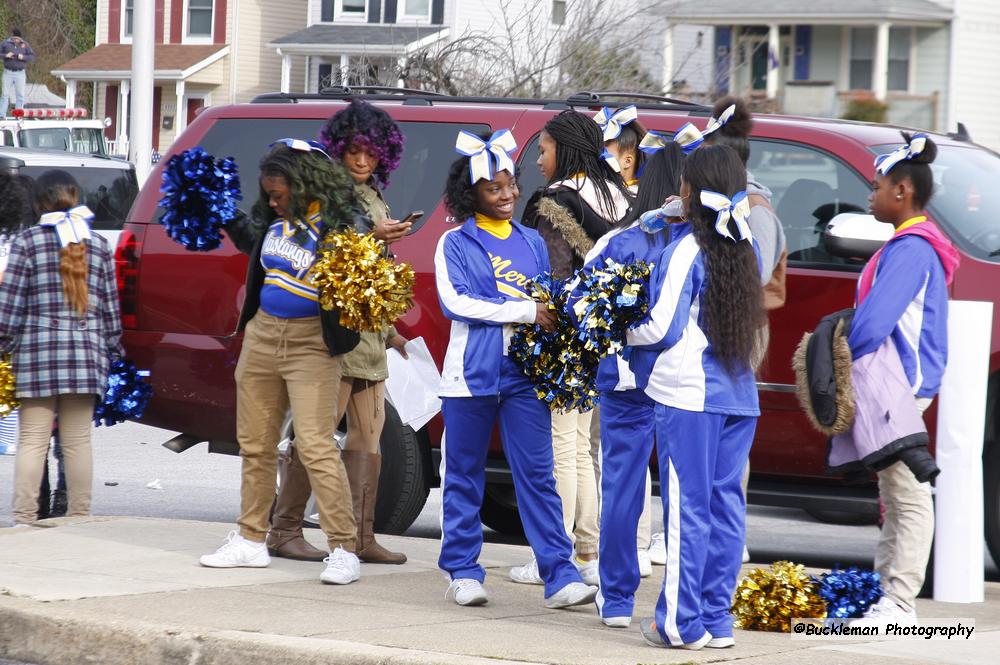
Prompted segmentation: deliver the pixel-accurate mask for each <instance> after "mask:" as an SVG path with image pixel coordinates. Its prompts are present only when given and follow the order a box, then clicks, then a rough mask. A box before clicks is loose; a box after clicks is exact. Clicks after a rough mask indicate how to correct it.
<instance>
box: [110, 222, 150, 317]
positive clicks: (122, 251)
mask: <svg viewBox="0 0 1000 665" xmlns="http://www.w3.org/2000/svg"><path fill="white" fill-rule="evenodd" d="M144 232H145V230H144V229H143V227H142V225H141V224H128V225H126V228H125V230H124V231H122V233H121V235H120V236H118V246H117V247H116V248H115V282H117V284H118V302H119V304H120V306H121V310H122V329H125V330H128V329H134V328H136V327H138V305H139V303H138V293H139V288H138V287H139V255H140V254H141V253H142V237H143V234H144Z"/></svg>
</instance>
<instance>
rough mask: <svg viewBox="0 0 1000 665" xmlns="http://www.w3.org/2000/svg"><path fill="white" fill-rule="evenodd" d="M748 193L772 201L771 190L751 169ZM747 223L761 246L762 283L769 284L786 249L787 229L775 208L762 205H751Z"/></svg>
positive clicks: (748, 177) (768, 201)
mask: <svg viewBox="0 0 1000 665" xmlns="http://www.w3.org/2000/svg"><path fill="white" fill-rule="evenodd" d="M747 194H748V195H750V194H756V195H758V196H762V197H763V198H765V199H767V203H768V205H770V203H771V190H770V189H768V188H767V187H765V186H764V185H762V184H760V183H759V182H757V180H756V179H755V178H754V177H753V174H752V173H750V171H747ZM747 223H748V224H749V225H750V232H751V233H753V237H754V240H756V241H757V246H758V247H759V248H760V261H761V275H760V279H761V284H767V283H768V282H770V281H771V273H772V272H773V271H774V268H775V266H777V265H778V262H779V261H780V260H781V254H782V253H783V252H784V251H785V245H786V243H785V230H784V229H783V228H781V220H779V219H778V216H777V215H775V214H774V209H773V208H767V207H764V206H762V205H756V206H751V208H750V219H749V220H747Z"/></svg>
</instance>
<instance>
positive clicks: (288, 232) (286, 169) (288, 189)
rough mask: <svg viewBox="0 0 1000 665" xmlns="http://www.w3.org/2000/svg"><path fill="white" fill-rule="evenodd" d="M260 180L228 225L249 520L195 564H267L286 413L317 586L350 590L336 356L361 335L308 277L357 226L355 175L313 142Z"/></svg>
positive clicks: (266, 161) (284, 152)
mask: <svg viewBox="0 0 1000 665" xmlns="http://www.w3.org/2000/svg"><path fill="white" fill-rule="evenodd" d="M259 185H260V192H259V195H258V198H257V202H256V203H255V204H254V207H253V210H252V211H251V215H250V216H249V217H247V216H244V215H240V216H238V217H237V218H236V219H235V220H233V221H232V222H230V223H229V224H228V225H227V226H226V234H227V235H228V236H229V238H230V239H231V240H232V241H233V244H234V245H236V247H237V248H238V249H239V250H240V251H242V252H244V253H246V254H249V255H250V262H249V265H248V267H247V286H246V298H245V300H244V303H243V310H242V311H241V312H240V318H239V323H238V325H237V329H238V330H240V331H244V336H243V348H242V350H241V351H240V359H239V362H238V363H237V365H236V435H237V438H238V440H239V444H240V456H241V457H242V458H243V473H242V475H243V483H242V487H241V489H240V498H241V502H242V514H241V515H240V518H239V520H238V523H239V532H236V531H233V532H232V533H230V535H229V538H228V539H227V541H226V543H225V544H223V545H222V546H221V547H220V548H219V549H218V550H217V551H216V552H215V553H213V554H207V555H205V556H203V557H201V559H200V562H201V565H203V566H207V567H210V568H235V567H250V568H263V567H266V566H267V565H269V564H270V562H271V558H270V556H269V555H268V552H267V546H266V545H265V541H266V538H267V532H268V512H269V511H270V509H271V505H272V503H273V502H274V491H275V479H276V475H277V466H278V439H279V434H280V431H281V425H282V423H283V422H284V419H285V415H286V413H287V411H288V409H289V407H290V408H291V412H292V420H293V422H294V423H295V443H296V452H297V454H298V455H299V456H300V458H301V460H302V464H303V466H305V469H306V473H307V475H308V476H309V483H310V485H311V486H312V488H313V491H314V492H315V494H316V502H317V504H318V506H319V520H320V527H321V528H322V529H323V532H324V533H325V534H326V538H327V545H328V547H329V551H330V554H329V556H327V557H326V559H325V561H326V564H327V565H326V568H325V570H324V571H323V572H322V573H321V574H320V580H321V581H322V582H324V583H327V584H349V583H351V582H354V581H355V580H357V579H358V578H360V576H361V565H360V562H359V561H358V557H357V556H356V555H355V554H354V548H355V543H356V539H357V529H356V526H355V522H354V514H353V512H352V511H351V508H350V504H351V495H350V486H349V485H348V482H347V473H346V472H345V470H344V464H343V462H342V461H341V459H340V450H339V449H338V448H337V446H336V445H335V443H334V439H333V434H334V431H335V430H336V427H337V397H338V392H339V388H340V372H341V361H342V358H343V354H345V353H347V352H348V351H350V350H351V349H353V348H354V347H355V346H357V344H358V334H357V333H355V332H352V331H349V330H347V329H345V328H343V327H342V326H341V325H340V313H339V312H338V311H337V310H331V311H327V310H321V309H320V306H319V296H318V295H317V292H316V288H315V287H314V286H313V285H312V284H311V282H310V281H309V272H310V270H312V268H313V265H314V263H315V261H316V257H317V253H318V250H319V247H320V246H321V244H322V243H323V241H324V238H325V237H326V236H327V235H328V234H331V233H336V232H338V231H340V230H342V229H343V228H345V227H348V226H350V225H351V223H352V220H353V212H352V208H351V200H352V195H351V179H350V177H349V176H348V175H347V173H346V172H345V171H344V169H343V168H342V167H340V166H338V165H337V164H335V163H333V162H332V161H331V160H330V158H329V156H328V155H327V154H326V151H325V150H323V148H322V147H321V146H320V145H319V144H318V143H315V142H313V141H303V140H299V139H282V140H280V141H277V142H275V143H274V144H272V148H271V150H270V151H269V152H268V153H267V154H266V155H265V156H264V158H263V159H262V160H261V162H260V181H259ZM70 488H71V489H72V483H71V484H70Z"/></svg>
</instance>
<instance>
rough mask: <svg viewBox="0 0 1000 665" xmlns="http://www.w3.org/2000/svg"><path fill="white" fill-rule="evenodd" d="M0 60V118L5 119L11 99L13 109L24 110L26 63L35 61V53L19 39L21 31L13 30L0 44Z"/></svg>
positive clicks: (26, 43)
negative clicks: (0, 96) (0, 70)
mask: <svg viewBox="0 0 1000 665" xmlns="http://www.w3.org/2000/svg"><path fill="white" fill-rule="evenodd" d="M0 58H2V59H3V101H2V102H0V109H3V115H2V116H0V117H6V115H7V109H8V107H9V106H10V100H11V98H13V99H14V108H16V109H23V108H24V89H25V86H26V85H27V72H26V71H25V70H26V69H27V67H28V63H29V62H31V61H32V60H34V59H35V52H34V51H33V50H32V48H31V45H30V44H28V42H26V41H24V39H23V38H22V37H21V31H20V30H19V29H18V28H14V29H12V30H11V31H10V37H8V38H7V39H5V40H4V41H3V42H2V43H0Z"/></svg>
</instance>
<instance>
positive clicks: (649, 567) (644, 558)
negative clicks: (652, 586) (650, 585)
mask: <svg viewBox="0 0 1000 665" xmlns="http://www.w3.org/2000/svg"><path fill="white" fill-rule="evenodd" d="M652 574H653V562H652V560H651V559H650V557H649V550H639V577H649V576H650V575H652Z"/></svg>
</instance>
